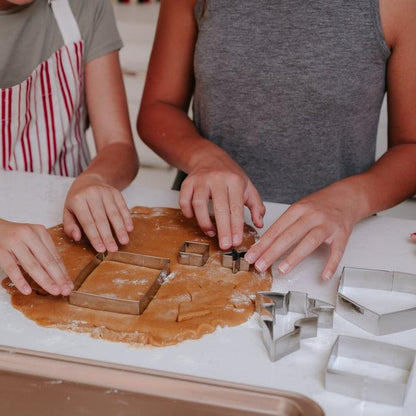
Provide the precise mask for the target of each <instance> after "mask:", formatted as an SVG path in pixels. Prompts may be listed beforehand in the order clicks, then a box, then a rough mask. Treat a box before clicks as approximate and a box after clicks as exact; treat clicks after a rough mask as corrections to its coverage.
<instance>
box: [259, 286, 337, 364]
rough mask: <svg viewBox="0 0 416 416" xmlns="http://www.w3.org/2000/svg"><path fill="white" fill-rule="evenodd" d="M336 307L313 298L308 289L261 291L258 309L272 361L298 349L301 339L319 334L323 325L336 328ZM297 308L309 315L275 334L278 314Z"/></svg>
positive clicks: (295, 310)
mask: <svg viewBox="0 0 416 416" xmlns="http://www.w3.org/2000/svg"><path fill="white" fill-rule="evenodd" d="M334 310H335V307H334V306H333V305H331V304H329V303H327V302H323V301H321V300H318V299H312V298H309V296H308V294H307V293H304V292H295V291H291V292H287V293H278V292H258V293H257V295H256V311H257V312H258V313H259V314H260V323H261V326H262V337H263V342H264V345H265V346H266V349H267V351H268V353H269V357H270V360H271V361H277V360H279V359H280V358H282V357H284V356H286V355H288V354H290V353H292V352H294V351H297V350H298V349H299V348H300V341H301V339H305V338H312V337H316V335H317V332H318V327H319V328H332V325H333V319H334ZM288 312H297V313H301V314H303V315H304V316H305V317H304V318H300V319H298V320H297V321H296V322H295V323H294V324H293V326H294V329H293V330H292V331H289V332H287V333H286V334H284V335H282V336H280V337H277V338H276V337H275V335H274V334H275V332H276V328H277V325H278V322H277V319H276V315H287V313H288Z"/></svg>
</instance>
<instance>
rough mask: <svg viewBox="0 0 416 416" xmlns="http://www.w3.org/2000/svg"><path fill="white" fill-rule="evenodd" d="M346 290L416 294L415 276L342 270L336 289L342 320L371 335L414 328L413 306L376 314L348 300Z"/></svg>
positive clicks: (414, 312) (388, 272)
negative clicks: (348, 288) (351, 288)
mask: <svg viewBox="0 0 416 416" xmlns="http://www.w3.org/2000/svg"><path fill="white" fill-rule="evenodd" d="M347 287H353V288H358V289H359V288H367V289H378V290H385V291H389V292H391V291H395V292H403V293H412V294H415V295H416V275H414V274H409V273H401V272H392V271H385V270H371V269H358V268H352V267H344V269H343V271H342V275H341V279H340V282H339V286H338V295H337V308H336V309H337V312H338V313H339V314H340V315H341V316H343V317H344V318H345V319H347V320H349V321H350V322H352V323H353V324H355V325H357V326H359V327H360V328H362V329H364V330H366V331H368V332H371V333H372V334H374V335H386V334H391V333H394V332H399V331H404V330H407V329H412V328H415V327H416V307H413V308H409V309H404V310H401V311H400V310H399V311H394V312H390V313H377V312H375V311H373V310H371V309H370V308H368V307H366V306H365V305H362V304H360V303H358V302H355V301H353V300H352V299H350V298H349V297H348V296H347V295H346V294H345V293H344V289H345V288H347Z"/></svg>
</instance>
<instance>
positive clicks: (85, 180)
mask: <svg viewBox="0 0 416 416" xmlns="http://www.w3.org/2000/svg"><path fill="white" fill-rule="evenodd" d="M85 88H86V98H87V106H88V112H89V116H90V121H91V126H92V130H93V134H94V139H95V144H96V148H97V156H96V157H95V158H94V160H93V161H92V162H91V164H90V166H89V167H88V168H87V169H86V170H85V171H84V172H83V173H82V174H81V175H80V176H79V177H78V178H77V179H76V180H75V181H74V183H73V185H72V187H71V189H70V190H69V192H68V196H67V199H66V203H65V209H64V226H65V232H66V233H67V234H68V235H69V236H71V237H72V238H74V239H75V240H79V239H80V238H81V229H80V226H81V227H82V228H83V229H84V231H85V233H86V235H87V237H88V238H89V240H90V242H91V244H92V245H93V246H94V248H95V249H96V250H97V251H100V252H102V251H105V250H109V251H115V250H117V244H116V241H115V239H114V237H113V235H112V232H111V227H110V225H111V226H112V227H113V229H114V231H115V234H116V236H117V239H118V241H119V242H120V243H121V244H127V243H128V241H129V238H128V232H129V231H132V229H133V223H132V220H131V217H130V214H129V211H128V209H127V206H126V204H125V202H124V199H123V197H122V196H121V193H120V190H121V189H123V188H124V187H126V186H127V185H128V184H129V183H130V182H131V181H132V180H133V179H134V177H135V175H136V174H137V170H138V158H137V154H136V149H135V147H134V143H133V138H132V134H131V129H130V123H129V118H128V110H127V101H126V96H125V90H124V86H123V80H122V75H121V69H120V63H119V58H118V52H113V53H110V54H107V55H105V56H102V57H100V58H97V59H95V60H93V61H91V62H89V63H87V64H86V68H85Z"/></svg>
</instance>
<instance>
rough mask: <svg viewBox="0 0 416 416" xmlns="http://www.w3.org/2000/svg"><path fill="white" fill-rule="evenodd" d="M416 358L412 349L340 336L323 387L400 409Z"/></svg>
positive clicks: (329, 361)
mask: <svg viewBox="0 0 416 416" xmlns="http://www.w3.org/2000/svg"><path fill="white" fill-rule="evenodd" d="M415 356H416V351H415V350H412V349H409V348H405V347H401V346H399V345H392V344H386V343H384V342H378V341H373V340H369V339H363V338H356V337H350V336H345V335H339V336H338V338H337V340H336V341H335V344H334V346H333V347H332V351H331V355H330V357H329V360H328V365H327V369H326V374H325V388H326V389H327V390H328V391H332V392H335V393H341V394H344V395H346V396H352V397H357V398H359V399H361V400H371V401H375V402H382V403H388V404H392V405H396V406H400V405H402V404H403V402H404V400H405V398H406V393H407V390H408V384H409V383H408V382H409V380H410V379H411V374H412V372H413V363H414V360H415ZM348 361H350V364H349V366H346V363H347V362H348ZM366 363H367V365H366ZM351 364H352V365H351ZM343 368H345V369H343ZM368 368H370V369H371V373H372V375H369V374H368V373H367V371H368ZM364 373H366V374H364Z"/></svg>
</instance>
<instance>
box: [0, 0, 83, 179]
mask: <svg viewBox="0 0 416 416" xmlns="http://www.w3.org/2000/svg"><path fill="white" fill-rule="evenodd" d="M49 4H50V5H51V7H52V10H53V13H54V16H55V19H56V21H57V23H58V26H59V29H60V31H61V33H62V37H63V39H64V44H65V45H64V46H63V47H62V48H61V49H59V50H58V51H56V52H55V53H54V54H53V55H52V56H51V57H50V58H49V59H48V60H47V61H44V62H42V63H41V64H40V65H39V66H38V67H37V68H36V69H35V70H34V71H33V72H32V74H31V75H30V76H29V78H27V79H26V80H25V81H24V82H22V83H21V84H18V85H15V86H13V87H11V88H6V89H0V96H1V105H0V116H1V117H0V136H1V148H0V168H1V169H3V170H21V171H27V172H38V173H48V174H55V175H62V176H77V175H79V174H80V173H81V172H82V171H83V170H84V169H85V168H86V167H87V166H88V163H89V161H90V154H89V150H88V146H87V142H86V139H85V128H86V116H87V114H86V109H85V105H84V100H85V94H84V63H83V62H84V59H83V49H84V44H83V41H82V39H81V33H80V31H79V28H78V24H77V22H76V20H75V17H74V15H73V13H72V10H71V8H70V6H69V3H68V0H49Z"/></svg>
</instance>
